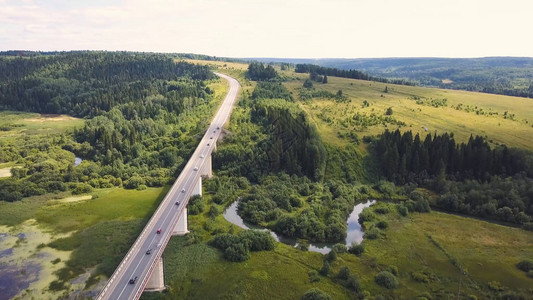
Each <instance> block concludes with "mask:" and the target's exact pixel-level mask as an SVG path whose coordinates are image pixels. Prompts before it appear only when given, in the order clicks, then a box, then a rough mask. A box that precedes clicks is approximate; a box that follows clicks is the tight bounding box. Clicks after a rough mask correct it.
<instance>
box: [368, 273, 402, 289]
mask: <svg viewBox="0 0 533 300" xmlns="http://www.w3.org/2000/svg"><path fill="white" fill-rule="evenodd" d="M374 281H375V282H376V283H377V284H378V285H381V286H382V287H384V288H387V289H391V290H392V289H397V288H398V286H399V283H398V279H396V276H394V275H393V274H392V273H391V272H388V271H381V272H379V273H378V274H377V275H376V277H374Z"/></svg>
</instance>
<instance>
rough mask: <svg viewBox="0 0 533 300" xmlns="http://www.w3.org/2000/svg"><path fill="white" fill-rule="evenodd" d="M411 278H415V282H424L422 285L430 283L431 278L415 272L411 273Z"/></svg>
mask: <svg viewBox="0 0 533 300" xmlns="http://www.w3.org/2000/svg"><path fill="white" fill-rule="evenodd" d="M411 278H413V280H414V281H417V282H422V283H428V282H429V276H427V275H426V274H424V273H422V272H413V273H411Z"/></svg>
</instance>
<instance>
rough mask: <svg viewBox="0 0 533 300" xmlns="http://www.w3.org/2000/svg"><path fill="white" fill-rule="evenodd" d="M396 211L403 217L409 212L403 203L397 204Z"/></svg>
mask: <svg viewBox="0 0 533 300" xmlns="http://www.w3.org/2000/svg"><path fill="white" fill-rule="evenodd" d="M398 213H399V214H400V215H402V216H404V217H405V216H407V214H408V213H409V210H408V209H407V207H405V206H404V205H398Z"/></svg>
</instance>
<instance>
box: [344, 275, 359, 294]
mask: <svg viewBox="0 0 533 300" xmlns="http://www.w3.org/2000/svg"><path fill="white" fill-rule="evenodd" d="M346 287H347V288H349V289H350V290H352V291H354V292H359V291H360V290H361V283H360V282H359V276H357V275H352V276H350V278H349V279H348V281H347V282H346Z"/></svg>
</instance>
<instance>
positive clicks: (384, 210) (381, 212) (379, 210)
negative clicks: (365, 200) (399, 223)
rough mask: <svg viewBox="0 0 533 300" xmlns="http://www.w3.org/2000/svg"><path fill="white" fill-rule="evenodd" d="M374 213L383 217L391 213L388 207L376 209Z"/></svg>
mask: <svg viewBox="0 0 533 300" xmlns="http://www.w3.org/2000/svg"><path fill="white" fill-rule="evenodd" d="M374 211H375V212H376V213H378V214H381V215H386V214H388V213H389V208H388V207H386V206H381V207H376V208H375V209H374Z"/></svg>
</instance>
